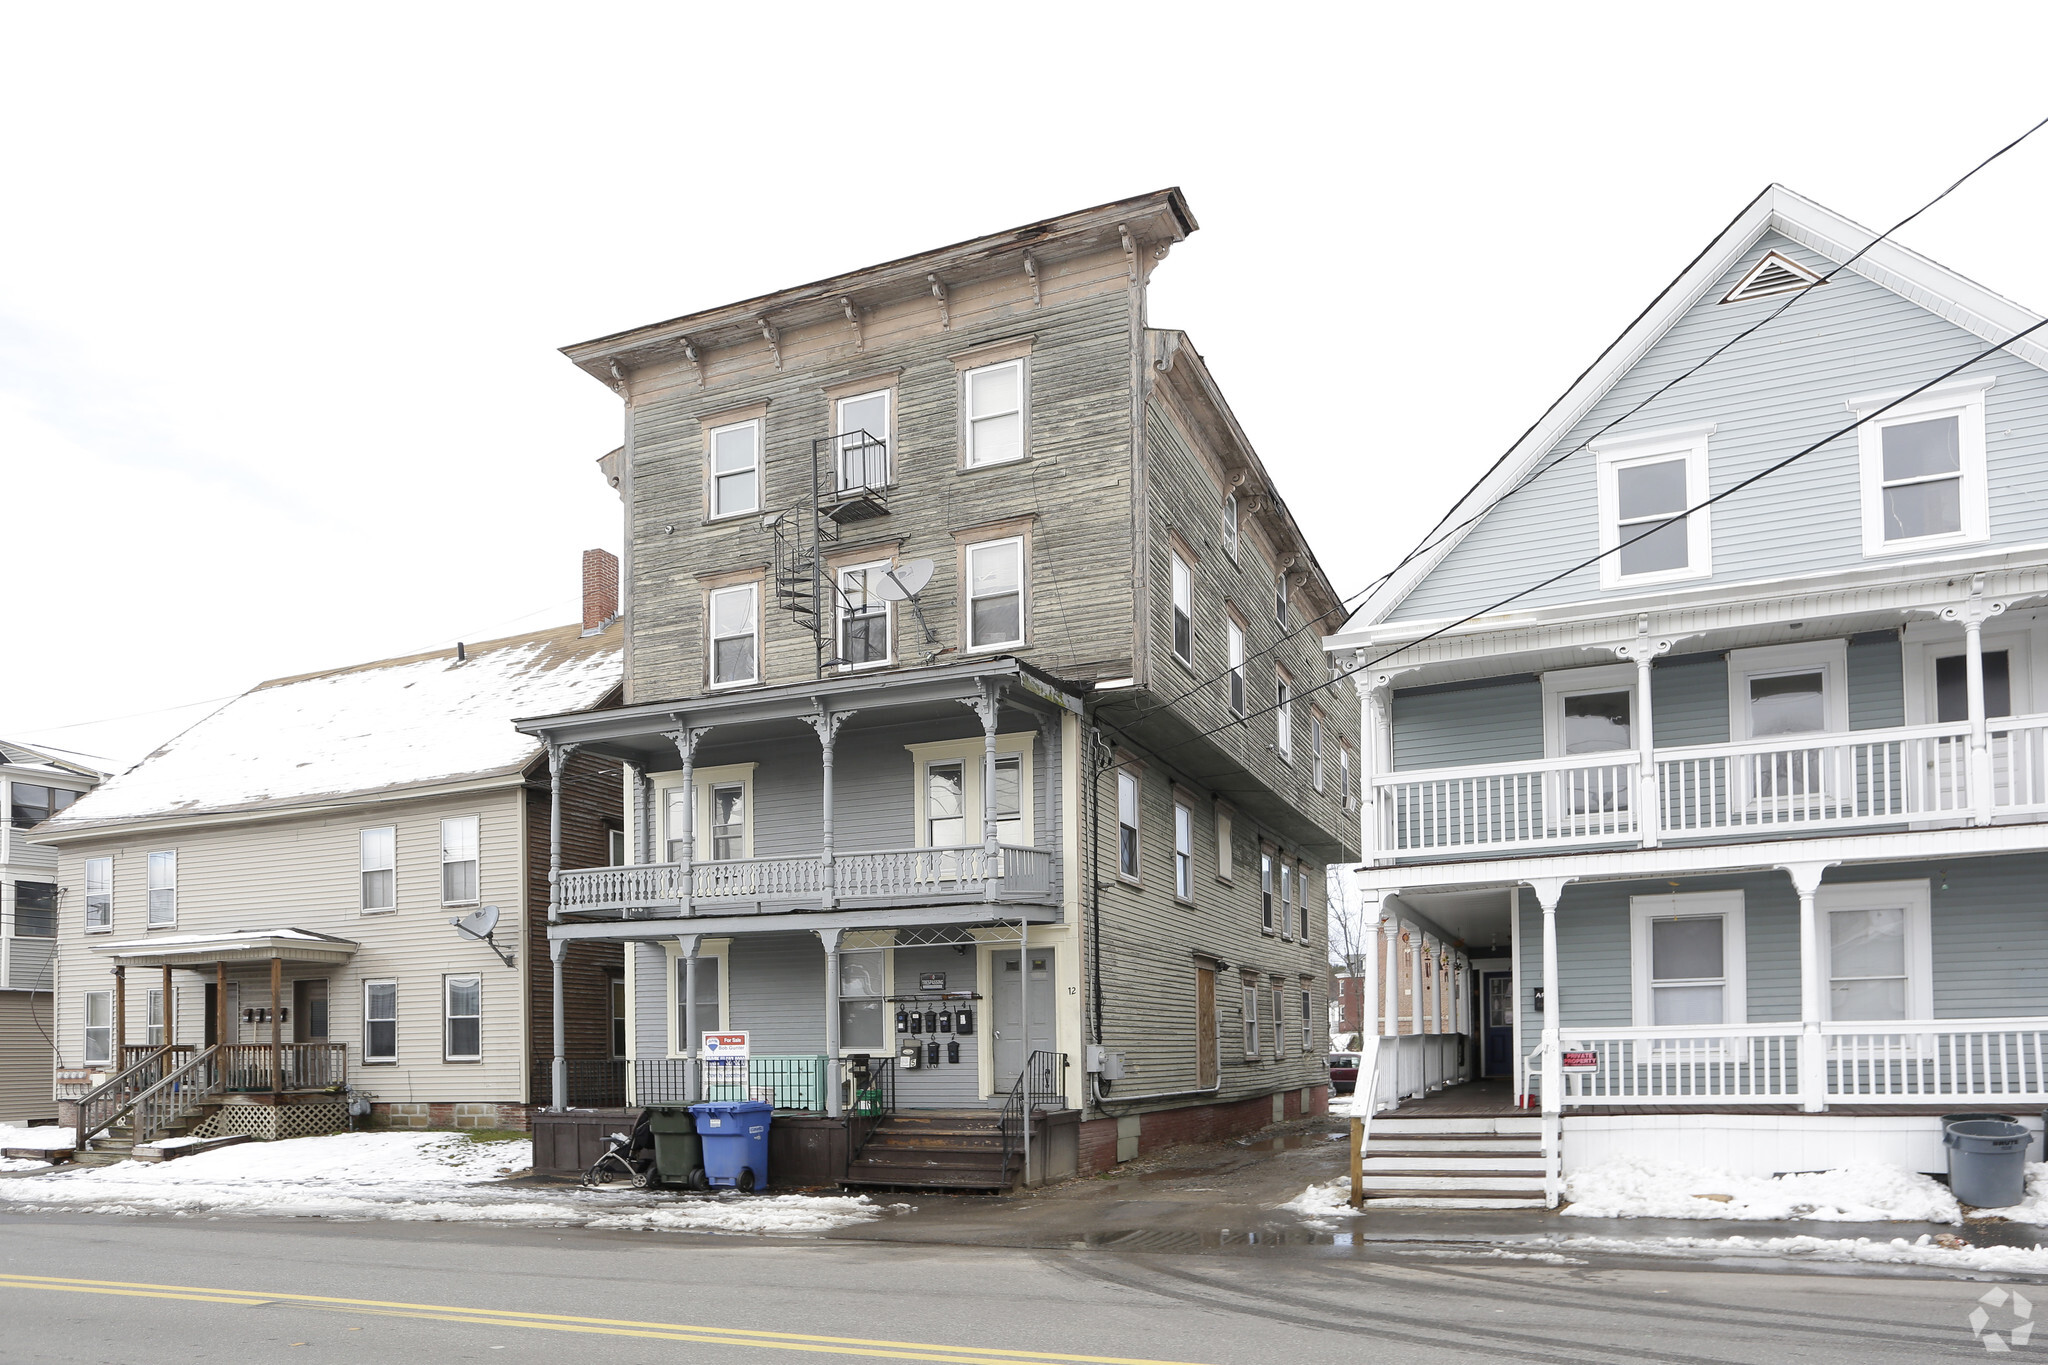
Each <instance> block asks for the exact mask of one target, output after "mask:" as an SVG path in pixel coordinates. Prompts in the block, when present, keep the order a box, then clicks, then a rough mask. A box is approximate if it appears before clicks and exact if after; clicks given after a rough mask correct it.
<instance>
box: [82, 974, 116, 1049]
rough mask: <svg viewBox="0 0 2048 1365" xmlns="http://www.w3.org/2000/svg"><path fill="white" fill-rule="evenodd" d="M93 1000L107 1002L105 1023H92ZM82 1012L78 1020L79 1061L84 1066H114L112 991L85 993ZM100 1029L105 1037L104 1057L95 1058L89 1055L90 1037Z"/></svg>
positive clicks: (90, 1047)
mask: <svg viewBox="0 0 2048 1365" xmlns="http://www.w3.org/2000/svg"><path fill="white" fill-rule="evenodd" d="M94 1000H105V1001H106V1002H107V1022H106V1023H104V1024H95V1023H93V1022H92V1002H93V1001H94ZM84 1011H85V1012H84V1014H82V1015H81V1016H80V1018H79V1025H78V1028H79V1048H80V1055H79V1061H80V1062H81V1063H83V1064H84V1065H86V1066H112V1065H113V1064H114V993H113V992H112V991H87V992H85V999H84ZM101 1029H104V1030H105V1031H106V1035H107V1046H106V1055H105V1056H102V1057H95V1056H93V1055H91V1054H92V1035H93V1034H94V1033H95V1032H97V1031H99V1030H101Z"/></svg>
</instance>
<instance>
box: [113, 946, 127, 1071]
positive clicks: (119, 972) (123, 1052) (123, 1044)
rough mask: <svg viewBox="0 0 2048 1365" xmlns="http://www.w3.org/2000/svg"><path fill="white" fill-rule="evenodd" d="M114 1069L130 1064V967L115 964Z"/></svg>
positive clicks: (119, 1069) (118, 1069)
mask: <svg viewBox="0 0 2048 1365" xmlns="http://www.w3.org/2000/svg"><path fill="white" fill-rule="evenodd" d="M112 1061H113V1067H114V1071H115V1072H116V1073H117V1074H118V1073H119V1072H120V1071H121V1070H122V1069H123V1068H124V1067H126V1066H127V1065H128V969H127V968H126V967H123V966H122V965H121V964H120V963H118V962H117V963H115V964H114V1055H113V1058H112Z"/></svg>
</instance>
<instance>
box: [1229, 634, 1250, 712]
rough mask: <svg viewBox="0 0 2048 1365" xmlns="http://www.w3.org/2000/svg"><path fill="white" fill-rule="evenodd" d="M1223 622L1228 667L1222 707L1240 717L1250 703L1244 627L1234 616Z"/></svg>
mask: <svg viewBox="0 0 2048 1365" xmlns="http://www.w3.org/2000/svg"><path fill="white" fill-rule="evenodd" d="M1225 620H1226V623H1227V625H1226V631H1225V633H1226V636H1227V641H1228V643H1227V645H1226V649H1227V650H1228V653H1227V655H1226V658H1225V661H1226V663H1227V664H1228V667H1227V669H1226V670H1225V673H1224V679H1223V683H1224V687H1225V689H1226V692H1225V695H1224V705H1226V706H1228V707H1229V708H1230V714H1231V715H1233V716H1242V715H1244V714H1246V712H1247V711H1248V710H1249V709H1250V702H1251V682H1250V680H1249V679H1248V678H1246V677H1245V672H1244V646H1245V639H1244V626H1243V625H1241V624H1240V623H1239V622H1238V619H1237V617H1236V616H1234V615H1232V616H1227V617H1226V618H1225Z"/></svg>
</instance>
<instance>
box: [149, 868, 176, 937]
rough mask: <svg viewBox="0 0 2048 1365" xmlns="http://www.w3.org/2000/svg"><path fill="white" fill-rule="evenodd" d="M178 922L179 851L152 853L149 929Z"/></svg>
mask: <svg viewBox="0 0 2048 1365" xmlns="http://www.w3.org/2000/svg"><path fill="white" fill-rule="evenodd" d="M177 922H178V853H177V850H176V849H171V850H168V851H165V852H158V853H152V854H150V855H149V927H150V928H152V929H158V928H162V927H163V926H165V925H168V924H176V923H177Z"/></svg>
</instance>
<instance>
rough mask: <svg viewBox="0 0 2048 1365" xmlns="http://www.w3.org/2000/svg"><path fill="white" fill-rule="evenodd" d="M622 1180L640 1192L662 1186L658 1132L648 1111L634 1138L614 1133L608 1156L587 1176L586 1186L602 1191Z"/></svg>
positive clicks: (608, 1142) (606, 1148)
mask: <svg viewBox="0 0 2048 1365" xmlns="http://www.w3.org/2000/svg"><path fill="white" fill-rule="evenodd" d="M618 1180H625V1181H629V1182H631V1184H632V1186H633V1188H634V1189H636V1190H646V1189H654V1188H656V1187H658V1186H659V1185H660V1183H661V1178H660V1176H658V1175H657V1174H656V1173H655V1169H654V1129H653V1126H652V1125H651V1124H650V1122H649V1120H648V1116H647V1111H646V1110H644V1109H643V1110H641V1111H640V1118H639V1120H638V1121H637V1122H635V1123H634V1125H633V1132H632V1135H631V1136H628V1135H627V1134H625V1133H613V1134H612V1135H611V1136H610V1137H608V1138H606V1139H605V1144H604V1155H603V1156H600V1157H599V1158H598V1159H597V1160H595V1161H593V1162H591V1163H590V1169H589V1170H587V1171H585V1172H584V1173H583V1183H584V1185H585V1186H586V1187H588V1188H590V1189H602V1188H603V1187H604V1186H606V1185H610V1184H612V1183H613V1182H614V1181H618Z"/></svg>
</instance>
